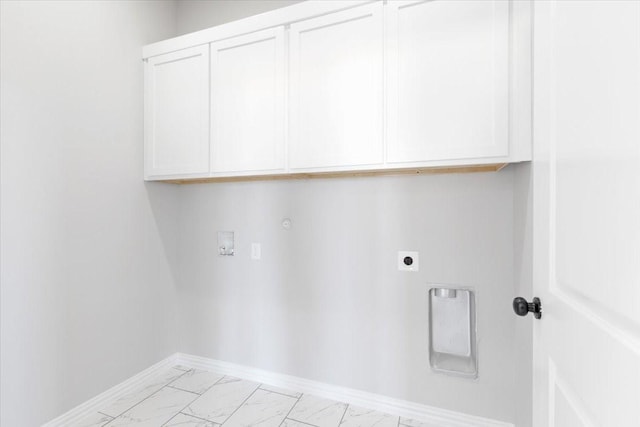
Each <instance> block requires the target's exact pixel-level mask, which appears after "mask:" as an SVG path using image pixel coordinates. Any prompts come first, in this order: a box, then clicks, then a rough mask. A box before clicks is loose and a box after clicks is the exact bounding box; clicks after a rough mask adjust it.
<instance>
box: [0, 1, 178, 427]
mask: <svg viewBox="0 0 640 427" xmlns="http://www.w3.org/2000/svg"><path fill="white" fill-rule="evenodd" d="M0 7H1V10H0V16H1V24H0V28H1V34H0V40H1V46H0V54H1V58H0V64H1V65H0V66H1V68H0V76H1V77H0V79H1V87H0V92H1V94H2V97H1V111H2V112H1V118H0V120H1V122H2V126H1V134H0V139H1V141H2V165H1V166H2V176H1V187H0V192H1V196H2V204H1V228H2V233H1V240H0V245H1V251H2V256H1V266H2V273H1V282H2V287H1V294H0V299H1V306H0V312H1V328H2V329H1V337H2V341H1V345H0V346H1V353H0V358H1V365H0V369H1V372H0V376H1V377H2V386H1V387H2V388H1V395H2V400H1V409H0V413H1V414H2V415H1V417H0V424H1V425H3V426H35V425H41V424H42V423H44V422H45V421H48V420H50V419H52V418H54V417H55V416H58V415H60V414H61V413H63V412H65V411H67V410H69V409H71V408H72V407H74V406H76V405H78V404H80V403H82V402H84V401H86V400H87V399H90V398H91V397H93V396H95V395H97V394H98V393H101V392H103V391H105V390H106V389H108V388H109V387H111V386H113V385H115V384H118V383H119V382H121V381H123V380H125V379H126V378H128V377H130V376H132V375H134V374H136V373H137V372H139V371H141V370H143V369H145V368H147V367H149V366H150V365H152V364H153V363H156V362H158V361H159V360H161V359H163V358H165V357H167V356H169V355H170V354H172V353H174V352H175V351H177V347H176V342H175V339H174V337H175V334H174V333H173V328H174V325H175V321H174V319H175V309H174V307H175V305H174V303H173V302H174V296H175V286H174V275H173V270H172V262H173V261H175V250H176V244H175V230H176V210H175V205H176V204H175V200H176V196H177V189H176V188H175V187H171V186H159V185H156V186H153V185H148V186H147V185H145V184H144V182H143V181H142V165H143V161H142V136H143V132H142V131H143V129H142V127H143V120H142V111H143V108H142V105H143V75H142V61H141V60H140V52H141V46H142V45H144V44H146V43H150V42H154V41H158V40H162V39H164V38H168V37H171V36H173V35H174V32H175V5H174V4H173V3H172V2H165V1H157V2H154V1H139V2H138V1H126V2H111V1H104V2H85V1H82V2H80V1H78V2H54V1H43V2H35V1H20V2H18V1H16V2H8V1H2V2H0Z"/></svg>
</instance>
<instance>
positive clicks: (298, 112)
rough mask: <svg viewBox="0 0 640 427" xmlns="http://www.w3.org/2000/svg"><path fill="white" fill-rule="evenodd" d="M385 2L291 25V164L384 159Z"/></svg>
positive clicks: (325, 164) (363, 162)
mask: <svg viewBox="0 0 640 427" xmlns="http://www.w3.org/2000/svg"><path fill="white" fill-rule="evenodd" d="M382 7H383V5H382V2H378V3H375V4H369V5H365V6H359V7H356V8H353V9H348V10H345V11H342V12H337V13H332V14H329V15H326V16H322V17H319V18H316V19H310V20H307V21H302V22H299V23H296V24H293V25H291V29H290V55H289V60H290V62H289V64H290V110H289V111H290V118H289V120H290V138H291V141H290V145H289V162H290V163H289V166H290V168H292V169H296V168H297V169H301V168H302V169H304V168H306V169H308V168H324V167H340V166H357V165H375V164H380V163H382V161H383V145H382V144H383V114H382V105H383V100H382V95H383V62H382V59H383V48H384V42H383V25H384V22H383V19H382Z"/></svg>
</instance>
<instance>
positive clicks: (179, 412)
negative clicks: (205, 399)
mask: <svg viewBox="0 0 640 427" xmlns="http://www.w3.org/2000/svg"><path fill="white" fill-rule="evenodd" d="M171 388H174V387H171ZM175 390H180V389H179V388H177V389H175ZM181 391H185V390H181ZM193 394H195V395H196V396H198V397H196V398H195V399H193V400H192V401H191V402H189V403H187V404H186V405H184V406H183V407H182V409H180V410H179V411H178V412H176V413H175V414H173V416H172V417H171V418H169V419H168V420H167V421H165V422H164V423H163V424H162V426H166V425H167V423H168V422H169V421H171V420H172V419H174V418H175V417H177V416H178V415H179V414H181V413H182V411H184V410H185V409H186V408H187V407H188V406H189V405H191V404H192V403H193V402H195V401H196V400H198V399H200V395H199V394H198V393H193ZM162 426H161V427H162Z"/></svg>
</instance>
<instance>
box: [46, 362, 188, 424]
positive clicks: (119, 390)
mask: <svg viewBox="0 0 640 427" xmlns="http://www.w3.org/2000/svg"><path fill="white" fill-rule="evenodd" d="M177 358H178V353H176V354H174V355H171V356H169V357H167V358H166V359H164V360H162V361H160V362H158V363H156V364H155V365H153V366H151V367H149V368H147V369H145V370H144V371H142V372H140V373H138V374H136V375H134V376H133V377H131V378H129V379H127V380H125V381H123V382H121V383H120V384H118V385H116V386H113V387H111V388H110V389H109V390H107V391H105V392H104V393H100V394H99V395H97V396H96V397H94V398H92V399H90V400H87V401H86V402H84V403H82V404H80V405H78V406H76V407H75V408H73V409H71V410H69V411H67V412H65V413H64V414H62V415H60V416H59V417H57V418H55V419H53V420H51V421H49V422H47V423H45V424H43V425H42V427H65V426H70V425H73V424H74V423H77V422H78V421H81V420H82V419H84V418H85V417H88V416H89V415H91V414H93V413H96V412H98V411H100V410H101V409H104V408H106V407H107V406H108V405H109V404H110V403H111V402H114V401H115V400H117V399H118V398H119V397H120V396H122V395H125V394H127V393H129V392H131V391H133V390H134V389H136V388H138V387H140V386H141V385H142V384H143V383H145V382H146V381H147V380H148V379H149V378H152V377H153V376H155V375H156V374H157V373H158V372H159V371H161V370H163V369H165V368H168V367H171V366H174V365H177V364H178V363H177V362H176V360H177Z"/></svg>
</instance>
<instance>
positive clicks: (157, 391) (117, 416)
mask: <svg viewBox="0 0 640 427" xmlns="http://www.w3.org/2000/svg"><path fill="white" fill-rule="evenodd" d="M170 369H174V368H173V367H171V368H170ZM176 371H180V369H176ZM181 372H182V374H180V375H178V376H177V377H175V378H174V379H172V380H171V381H169V382H168V383H167V384H165V385H163V386H162V387H160V388H159V389H158V390H156V391H154V392H153V393H151V394H150V395H149V396H147V397H145V398H144V399H142V400H140V401H138V403H136V404H135V405H133V406H131V407H130V408H128V409H126V410H124V411H122V412H121V413H120V414H118V415H116V416H115V417H113V419H112V420H110V421H109V422H108V423H106V424H103V426H106V425H109V424H111V423H112V422H113V421H114V420H117V419H118V418H119V417H121V416H122V415H123V414H125V413H127V412H129V411H130V410H131V409H133V408H135V407H136V406H138V405H139V404H141V403H142V402H144V401H145V400H147V399H149V398H151V396H155V395H156V394H157V393H159V392H160V390H162V389H163V388H165V387H166V386H168V385H169V384H171V383H172V382H174V381H176V380H177V379H178V378H180V377H182V376H183V375H185V374H186V373H187V372H189V371H187V372H185V371H181ZM101 413H102V412H101ZM105 415H109V414H105ZM109 416H111V415H109Z"/></svg>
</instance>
